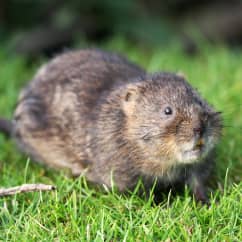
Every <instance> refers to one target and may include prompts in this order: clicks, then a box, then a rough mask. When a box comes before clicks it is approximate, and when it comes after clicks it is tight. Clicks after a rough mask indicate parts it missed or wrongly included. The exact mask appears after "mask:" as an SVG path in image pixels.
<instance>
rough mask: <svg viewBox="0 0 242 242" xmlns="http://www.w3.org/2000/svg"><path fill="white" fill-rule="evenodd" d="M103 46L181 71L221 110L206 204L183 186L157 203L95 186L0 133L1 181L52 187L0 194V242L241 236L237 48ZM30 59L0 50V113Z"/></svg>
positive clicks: (7, 108) (10, 103)
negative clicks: (36, 159)
mask: <svg viewBox="0 0 242 242" xmlns="http://www.w3.org/2000/svg"><path fill="white" fill-rule="evenodd" d="M103 48H106V49H112V50H115V51H118V52H121V53H123V54H125V55H127V56H128V57H129V58H130V59H131V60H133V61H136V62H137V63H139V64H141V65H142V66H144V67H145V68H146V69H148V70H149V71H158V70H166V71H174V72H178V71H180V72H183V73H185V75H186V76H187V78H188V80H189V81H190V82H191V83H192V85H193V86H194V87H196V88H197V89H198V90H199V91H200V93H201V94H202V96H204V97H205V98H206V99H207V100H208V101H209V102H210V103H211V104H212V105H214V106H215V107H216V109H217V110H219V111H222V112H223V118H224V125H225V127H224V131H223V137H222V139H221V142H220V143H219V145H218V148H217V151H218V152H217V153H218V156H217V159H216V161H217V167H216V170H215V175H214V176H213V180H212V181H211V182H210V191H211V194H210V197H211V206H210V207H206V206H201V205H199V204H196V203H195V201H194V200H193V198H192V197H190V196H189V194H188V192H187V191H185V192H184V194H181V195H177V196H170V194H164V201H163V202H162V203H161V204H159V205H155V204H154V203H153V202H152V201H153V200H152V194H151V196H150V198H149V199H148V200H144V199H142V198H140V197H138V196H137V195H136V194H135V193H133V194H130V195H120V194H118V193H116V192H115V191H112V190H111V191H106V192H102V191H98V190H96V189H94V188H93V187H90V186H89V185H88V184H86V182H85V180H84V179H82V178H79V179H72V178H68V177H67V176H66V175H65V174H63V173H61V172H58V171H53V170H50V169H46V167H44V166H41V165H39V164H35V163H33V162H31V161H29V159H28V157H26V156H24V155H21V154H20V153H19V152H18V150H17V149H16V147H15V145H14V144H13V142H11V141H9V140H7V139H5V138H4V137H3V136H0V186H1V187H11V186H16V185H20V184H22V183H40V182H42V183H46V184H55V185H56V186H57V191H54V192H42V193H41V192H37V193H28V194H18V195H16V196H13V197H5V198H0V241H196V242H197V241H242V226H241V221H242V202H241V198H242V182H241V178H242V147H241V144H242V135H241V133H242V115H241V113H242V50H228V49H227V48H223V47H212V46H202V47H201V50H200V53H199V55H198V56H195V57H189V56H186V55H184V53H183V52H182V51H181V48H179V47H170V48H165V49H163V48H160V49H159V48H156V49H144V48H142V47H135V46H132V45H130V44H127V43H125V42H124V41H122V40H118V39H117V40H115V41H111V42H109V43H108V44H107V45H105V46H104V47H103ZM40 62H43V60H42V61H39V63H40ZM38 66H39V64H35V65H31V66H30V65H27V62H26V60H24V59H22V58H21V57H19V56H18V57H17V56H8V55H7V53H6V51H4V50H3V49H0V116H5V117H9V118H10V117H11V114H12V111H13V110H14V106H15V103H16V99H17V95H18V92H19V90H20V89H21V87H22V86H23V85H24V83H26V82H27V81H28V80H30V79H31V76H32V75H33V73H34V71H35V70H36V69H37V68H38Z"/></svg>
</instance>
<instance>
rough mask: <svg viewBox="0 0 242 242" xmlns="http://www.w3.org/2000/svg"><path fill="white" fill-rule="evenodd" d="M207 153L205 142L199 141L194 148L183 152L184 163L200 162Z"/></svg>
mask: <svg viewBox="0 0 242 242" xmlns="http://www.w3.org/2000/svg"><path fill="white" fill-rule="evenodd" d="M204 153H205V142H204V140H203V139H199V140H198V141H197V142H196V143H195V145H193V147H192V148H189V149H185V150H184V151H183V152H182V162H183V163H192V162H196V161H199V160H200V159H201V158H202V156H203V154H204Z"/></svg>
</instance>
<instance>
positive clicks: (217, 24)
mask: <svg viewBox="0 0 242 242" xmlns="http://www.w3.org/2000/svg"><path fill="white" fill-rule="evenodd" d="M114 36H122V37H123V38H125V39H127V41H130V42H131V43H134V44H135V45H141V46H144V47H145V48H149V47H155V46H162V45H164V46H165V45H167V44H170V43H177V42H178V43H179V44H181V45H182V48H183V49H184V51H185V52H186V53H187V54H190V55H193V54H196V53H199V47H198V46H199V42H200V41H204V40H206V41H208V42H211V43H212V44H217V43H223V44H224V43H226V44H228V45H229V46H231V47H234V46H236V47H238V46H240V45H241V44H242V1H240V0H229V1H228V0H220V1H219V0H214V1H212V0H210V1H209V0H204V1H195V0H193V1H192V0H163V1H156V0H87V1H82V0H80V1H78V0H68V1H66V0H0V44H3V45H4V46H7V47H8V49H9V51H10V52H12V53H17V54H21V55H24V56H26V57H28V58H33V57H36V56H39V55H47V56H51V55H53V54H55V53H57V52H59V51H62V50H63V49H65V48H71V47H72V46H75V45H76V44H77V43H79V45H80V43H89V44H91V45H94V46H95V45H97V44H98V45H99V44H102V43H104V42H105V41H106V40H109V39H112V38H113V37H114Z"/></svg>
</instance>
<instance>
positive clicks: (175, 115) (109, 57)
mask: <svg viewBox="0 0 242 242" xmlns="http://www.w3.org/2000/svg"><path fill="white" fill-rule="evenodd" d="M0 129H1V130H2V131H3V132H5V133H11V136H12V137H13V138H14V139H15V140H16V142H17V144H18V146H19V147H20V148H21V150H22V151H24V152H25V153H27V154H28V155H30V156H31V157H32V158H33V159H34V160H36V161H41V162H44V163H46V164H47V165H49V166H51V167H55V168H68V169H70V170H71V172H72V174H73V175H75V176H78V175H85V177H86V178H87V180H88V181H91V182H93V183H96V184H105V185H106V186H108V187H110V186H111V185H112V184H113V183H112V182H114V184H115V185H116V186H117V188H118V189H119V191H126V190H132V189H133V188H134V187H135V186H136V184H137V182H138V181H139V179H141V180H142V182H143V184H144V187H145V188H147V189H149V188H151V187H152V185H153V183H154V181H155V180H156V181H157V184H158V185H160V187H163V188H164V187H168V186H173V185H175V184H179V183H182V184H187V185H188V186H190V188H191V190H192V192H193V194H194V196H195V198H196V199H197V200H200V201H205V200H206V194H205V186H204V183H205V182H206V180H207V178H208V176H209V174H210V171H211V167H212V164H213V157H212V153H213V152H212V151H213V150H214V146H215V144H216V143H217V141H218V140H219V138H220V134H221V130H222V121H221V116H220V113H219V112H216V111H215V110H214V109H213V108H212V107H211V106H209V104H208V103H207V102H206V101H205V100H204V99H202V98H201V97H200V95H199V94H198V92H197V91H195V90H194V89H193V88H192V87H191V86H190V85H189V84H188V82H187V81H186V80H185V79H184V78H183V77H182V76H180V75H177V74H173V73H167V72H164V73H162V72H161V73H155V74H147V73H146V72H145V71H144V70H143V69H142V68H141V67H139V66H137V65H135V64H133V63H131V62H129V61H128V60H126V59H125V58H124V57H121V56H119V55H116V54H112V53H108V52H104V51H100V50H80V51H72V52H68V53H64V54H61V55H59V56H57V57H56V58H54V59H53V60H51V61H50V62H49V63H47V64H46V65H44V66H43V67H41V68H40V69H39V71H38V72H37V74H36V75H35V76H34V78H33V80H32V81H31V82H30V84H29V85H28V86H27V87H26V88H25V89H24V90H23V91H22V93H21V94H20V97H19V101H18V104H17V107H16V110H15V114H14V117H13V120H12V121H7V120H4V119H1V120H0Z"/></svg>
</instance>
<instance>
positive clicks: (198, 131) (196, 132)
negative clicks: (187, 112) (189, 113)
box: [193, 124, 204, 137]
mask: <svg viewBox="0 0 242 242" xmlns="http://www.w3.org/2000/svg"><path fill="white" fill-rule="evenodd" d="M193 132H194V135H197V136H199V137H201V136H202V135H203V133H204V126H203V125H202V124H201V125H199V126H197V127H194V128H193Z"/></svg>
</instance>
